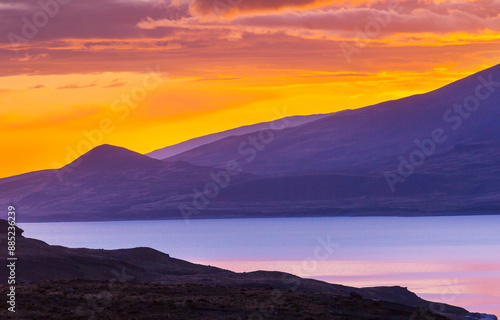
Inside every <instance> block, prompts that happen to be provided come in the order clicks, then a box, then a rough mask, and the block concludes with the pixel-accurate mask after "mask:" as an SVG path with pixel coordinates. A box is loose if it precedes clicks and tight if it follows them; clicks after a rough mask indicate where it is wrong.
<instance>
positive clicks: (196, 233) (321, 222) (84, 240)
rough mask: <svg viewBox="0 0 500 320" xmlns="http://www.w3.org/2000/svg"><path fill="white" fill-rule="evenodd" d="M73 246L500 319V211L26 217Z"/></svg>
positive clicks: (39, 232)
mask: <svg viewBox="0 0 500 320" xmlns="http://www.w3.org/2000/svg"><path fill="white" fill-rule="evenodd" d="M19 226H20V227H21V228H22V229H24V230H25V236H26V237H31V238H37V239H41V240H44V241H45V242H47V243H49V244H57V245H64V246H67V247H75V248H77V247H86V248H98V249H101V248H103V249H118V248H131V247H141V246H146V247H152V248H155V249H157V250H160V251H162V252H165V253H168V254H170V255H171V256H172V257H175V258H179V259H184V260H188V261H191V262H195V263H203V264H209V265H213V266H218V267H222V268H225V269H230V270H233V271H238V272H242V271H254V270H277V271H284V272H290V273H294V274H297V275H299V276H302V277H307V278H315V279H319V280H324V281H327V282H332V283H339V284H344V285H349V286H357V287H367V286H393V285H399V286H403V287H408V289H409V290H411V291H413V292H416V293H417V294H418V295H419V296H421V297H423V298H425V299H428V300H432V301H438V302H444V303H449V304H453V305H457V306H461V307H464V308H466V309H468V310H469V311H474V312H484V313H492V314H496V315H498V316H500V232H499V230H500V216H459V217H409V218H408V217H404V218H403V217H332V218H276V219H272V218H269V219H217V220H190V221H184V220H161V221H113V222H70V223H22V224H19Z"/></svg>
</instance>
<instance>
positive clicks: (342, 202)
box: [0, 65, 500, 222]
mask: <svg viewBox="0 0 500 320" xmlns="http://www.w3.org/2000/svg"><path fill="white" fill-rule="evenodd" d="M499 106H500V65H497V66H495V67H492V68H489V69H486V70H483V71H481V72H479V73H477V74H474V75H471V76H469V77H466V78H464V79H462V80H459V81H456V82H454V83H451V84H449V85H447V86H445V87H442V88H440V89H437V90H434V91H432V92H429V93H426V94H420V95H415V96H411V97H407V98H404V99H400V100H394V101H388V102H384V103H380V104H377V105H373V106H369V107H365V108H361V109H356V110H346V111H344V112H337V113H333V114H330V115H318V116H312V117H299V118H286V119H285V120H286V121H288V123H292V124H293V125H290V126H288V127H286V126H283V125H282V124H283V123H286V122H284V121H285V120H283V121H282V123H279V122H278V121H279V120H276V121H275V122H273V123H264V124H258V125H256V126H253V127H247V128H242V129H235V130H232V131H229V132H224V133H221V134H220V135H216V136H211V137H208V138H207V137H205V138H203V139H201V140H199V141H195V142H189V143H186V145H185V147H186V148H187V149H189V150H187V151H185V152H182V153H180V154H177V155H174V156H170V157H168V158H167V159H165V160H164V161H161V160H158V159H153V158H151V157H148V156H146V155H140V154H138V153H135V152H132V151H130V150H127V149H124V148H119V147H114V146H109V145H103V146H99V147H97V148H95V149H93V150H91V151H89V152H88V153H87V154H85V155H83V156H82V157H80V158H79V159H77V160H75V161H74V162H73V163H71V164H68V165H67V166H65V167H63V168H61V169H58V170H44V171H38V172H32V173H27V174H23V175H18V176H14V177H9V178H4V179H0V190H2V192H1V195H0V205H4V206H5V205H16V206H18V207H19V208H20V209H21V210H22V211H23V215H22V216H21V219H23V220H22V221H23V222H28V221H89V220H136V219H182V218H184V219H187V218H221V217H232V218H236V217H290V216H295V217H296V216H337V215H438V214H439V215H460V214H498V212H499V211H500V126H498V124H497V123H498V122H499V120H500V108H499ZM263 127H264V128H266V129H262V128H263ZM255 130H257V131H255ZM245 132H247V133H245ZM204 139H205V140H204ZM206 139H208V140H206ZM210 139H212V140H215V141H213V142H211V143H206V144H203V143H205V142H207V141H210ZM199 144H202V145H200V146H197V145H199ZM183 148H184V147H183ZM167 150H170V149H168V148H167ZM172 150H173V149H172ZM179 150H180V149H177V151H179ZM177 151H175V152H177ZM169 152H170V151H169ZM172 152H173V151H172ZM175 152H173V153H175ZM160 155H161V153H158V154H157V156H160Z"/></svg>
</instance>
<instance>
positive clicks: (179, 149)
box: [146, 114, 328, 160]
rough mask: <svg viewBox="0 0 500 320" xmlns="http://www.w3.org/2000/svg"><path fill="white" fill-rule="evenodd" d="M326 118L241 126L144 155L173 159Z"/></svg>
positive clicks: (283, 120) (282, 120) (290, 118)
mask: <svg viewBox="0 0 500 320" xmlns="http://www.w3.org/2000/svg"><path fill="white" fill-rule="evenodd" d="M326 116H328V114H315V115H309V116H292V117H286V118H282V119H279V120H275V121H271V122H263V123H257V124H253V125H249V126H243V127H239V128H235V129H231V130H226V131H222V132H218V133H214V134H209V135H206V136H202V137H198V138H194V139H191V140H188V141H184V142H181V143H178V144H175V145H172V146H168V147H165V148H161V149H158V150H154V151H152V152H150V153H147V154H146V155H147V156H149V157H151V158H153V159H159V160H163V159H166V158H170V157H173V156H175V155H178V154H180V153H183V152H186V151H189V150H192V149H195V148H198V147H200V146H203V145H206V144H209V143H212V142H215V141H218V140H221V139H224V138H227V137H230V136H241V135H244V134H248V133H252V132H257V131H260V130H265V129H267V128H269V127H273V126H280V127H281V126H283V127H287V128H291V127H297V126H300V125H303V124H305V123H309V122H312V121H315V120H318V119H321V118H323V117H326Z"/></svg>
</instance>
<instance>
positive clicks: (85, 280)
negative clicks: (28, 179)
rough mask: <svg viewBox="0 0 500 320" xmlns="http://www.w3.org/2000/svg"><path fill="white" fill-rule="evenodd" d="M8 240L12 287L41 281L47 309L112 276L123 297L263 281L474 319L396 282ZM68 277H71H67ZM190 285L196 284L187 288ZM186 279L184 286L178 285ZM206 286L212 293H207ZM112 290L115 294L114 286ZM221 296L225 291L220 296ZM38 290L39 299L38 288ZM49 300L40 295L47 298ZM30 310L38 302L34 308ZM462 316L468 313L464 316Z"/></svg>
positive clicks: (2, 233) (390, 309) (0, 239)
mask: <svg viewBox="0 0 500 320" xmlns="http://www.w3.org/2000/svg"><path fill="white" fill-rule="evenodd" d="M6 243H7V221H5V220H0V245H2V246H5V245H6ZM16 245H17V247H18V249H19V250H17V251H16V257H17V258H18V260H17V262H16V263H17V267H16V281H17V289H16V290H23V289H25V290H33V291H31V293H30V294H19V297H18V298H19V299H20V300H22V299H25V298H26V297H29V296H32V294H37V293H36V291H38V289H37V288H40V287H42V286H43V287H46V288H45V290H44V291H43V292H40V293H43V295H45V296H49V297H52V298H56V297H57V299H59V300H57V301H59V303H57V304H56V306H55V308H54V309H55V310H59V308H61V306H63V305H65V304H70V305H72V301H73V300H74V299H73V298H72V297H71V296H72V295H73V294H76V293H81V292H84V291H86V290H89V288H92V290H98V291H100V290H101V289H102V288H106V289H107V290H106V291H109V290H110V288H111V286H108V284H110V282H109V281H110V280H112V281H115V283H114V284H115V285H119V286H121V287H120V290H119V291H120V292H122V291H123V292H126V295H127V296H128V297H130V296H131V295H135V294H140V293H141V292H143V293H144V292H146V291H147V290H145V288H146V287H147V288H149V289H153V290H155V291H157V290H158V289H159V288H163V289H162V290H163V291H165V290H171V288H176V290H177V291H178V292H177V294H176V295H175V296H178V295H186V294H189V293H192V291H193V289H195V291H200V292H199V293H197V294H196V295H194V296H199V294H200V293H201V292H205V294H206V297H205V299H210V298H209V297H210V296H211V295H213V294H216V295H223V294H222V293H221V292H220V291H217V290H216V288H219V289H221V290H222V291H223V292H226V294H227V291H228V290H231V291H235V292H237V293H236V294H241V292H242V291H246V290H249V291H251V290H262V291H263V292H267V294H269V293H270V292H269V291H268V289H267V288H271V289H274V290H278V291H275V292H282V293H285V292H294V294H292V295H291V296H290V298H292V297H293V296H294V295H301V297H302V298H307V299H311V300H315V299H318V298H319V297H320V296H319V295H329V298H328V299H329V300H330V301H334V300H335V299H337V300H338V299H340V300H338V301H337V302H338V303H337V308H336V309H337V311H338V310H339V309H340V310H342V311H343V312H344V316H347V315H349V314H351V313H352V312H353V310H355V309H356V308H354V309H353V308H351V307H352V304H353V303H354V304H357V303H360V302H363V303H362V305H364V306H365V307H366V305H365V304H367V305H369V306H373V308H369V309H367V310H365V313H366V319H373V318H370V316H372V317H373V315H374V314H379V313H384V314H385V313H387V316H386V317H385V318H384V319H400V318H392V317H394V316H396V315H398V314H399V312H403V311H404V312H403V314H404V313H406V312H408V316H410V315H411V314H412V313H415V312H417V311H418V310H417V308H420V309H422V310H427V312H429V309H430V310H440V313H441V314H443V315H446V316H448V317H450V318H446V317H437V318H435V317H430V316H431V315H432V314H431V313H428V315H429V317H427V318H425V319H443V320H445V319H478V318H476V317H475V316H474V315H473V314H470V313H469V312H468V311H466V310H465V309H462V308H459V307H454V306H450V305H446V304H441V303H432V302H429V301H426V300H423V299H421V298H419V297H418V296H417V295H415V294H414V293H412V292H410V291H408V289H406V288H402V287H373V288H354V287H346V286H342V285H335V284H329V283H326V282H322V281H317V280H310V279H302V278H299V277H296V276H294V275H291V274H287V273H281V272H269V271H255V272H247V273H235V272H232V271H228V270H223V269H219V268H215V267H211V266H204V265H199V264H194V263H190V262H187V261H183V260H180V259H175V258H172V257H170V256H169V255H168V254H164V253H162V252H159V251H156V250H154V249H151V248H132V249H119V250H96V249H85V248H79V249H71V248H66V247H61V246H51V245H48V244H46V243H45V242H43V241H40V240H36V239H30V238H25V237H24V236H23V235H22V230H21V229H17V232H16ZM6 253H7V252H6V251H2V252H1V253H0V258H2V259H4V261H5V259H6V258H7V256H6ZM7 273H8V268H2V269H1V270H0V274H1V275H2V276H1V278H2V279H4V280H3V281H6V280H5V279H7V278H8V274H7ZM76 279H78V281H72V280H76ZM47 281H50V282H47ZM96 281H100V282H96ZM26 282H27V283H26ZM4 283H5V282H4ZM4 283H3V284H4ZM19 283H21V284H19ZM30 283H33V284H30ZM111 283H112V282H111ZM188 284H192V285H191V286H187V285H188ZM172 285H175V286H172ZM196 286H199V287H198V288H195V287H196ZM61 287H64V289H61ZM187 287H188V288H191V289H189V290H188V289H184V288H187ZM6 288H8V287H7V286H5V285H3V286H0V291H2V290H5V289H6ZM70 288H71V289H70ZM74 288H77V289H76V290H75V289H74ZM99 288H101V289H99ZM136 290H137V292H136ZM214 290H215V291H214ZM160 291H161V290H160ZM48 292H52V293H50V294H49V293H48ZM209 292H212V294H208V293H209ZM214 292H215V293H214ZM259 292H260V291H259ZM116 293H117V294H118V292H116ZM82 297H83V294H82ZM227 297H228V296H227V295H225V298H227ZM325 297H326V296H325ZM39 298H40V299H44V298H43V296H42V295H40V297H39ZM124 298H125V297H124ZM95 299H98V298H97V297H96V298H95ZM52 300H54V299H52ZM299 300H300V299H299ZM156 301H158V300H156ZM195 301H196V300H195ZM52 302H53V301H47V303H49V304H50V303H52ZM151 302H154V301H151ZM148 303H149V302H148ZM219 303H220V301H219ZM153 304H154V303H153ZM396 304H397V305H396ZM20 305H22V306H23V308H21V309H23V310H24V311H26V310H30V309H29V308H28V307H25V306H28V305H29V304H20ZM402 306H405V307H402ZM122 307H123V306H122ZM213 307H215V306H213ZM73 309H75V308H73ZM167 309H168V308H167ZM37 310H40V309H39V308H37ZM283 311H286V310H283ZM397 311H399V312H397ZM419 312H420V311H419ZM467 316H469V318H466V317H467ZM289 318H290V317H289ZM51 319H54V317H51ZM348 319H365V317H361V316H360V315H358V318H356V317H355V316H353V315H351V316H349V318H348ZM401 319H403V318H401ZM415 319H417V318H415Z"/></svg>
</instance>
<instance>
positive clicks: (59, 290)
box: [0, 280, 450, 320]
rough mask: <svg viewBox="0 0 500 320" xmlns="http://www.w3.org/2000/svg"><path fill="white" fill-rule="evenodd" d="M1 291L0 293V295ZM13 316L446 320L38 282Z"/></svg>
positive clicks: (301, 302)
mask: <svg viewBox="0 0 500 320" xmlns="http://www.w3.org/2000/svg"><path fill="white" fill-rule="evenodd" d="M6 293H7V290H6V286H3V287H1V289H0V294H1V295H2V296H5V294H6ZM18 297H19V298H18V304H19V307H18V311H17V312H16V313H15V314H13V313H9V312H7V311H6V310H5V309H3V310H1V311H0V315H1V318H2V319H6V320H7V319H39V320H42V319H51V320H57V319H67V320H72V319H75V320H77V319H81V320H83V319H144V320H146V319H148V320H157V319H189V320H192V319H228V320H229V319H233V320H237V319H283V320H285V319H286V320H289V319H310V320H312V319H336V320H364V319H367V320H368V319H380V320H387V319H391V320H411V319H413V320H447V319H450V318H447V317H445V316H442V315H438V314H436V313H433V312H431V311H429V310H428V309H425V308H415V307H409V306H405V305H401V304H396V303H391V302H385V301H374V300H371V299H364V298H362V297H361V296H359V295H356V294H353V295H352V296H338V295H333V294H327V293H306V292H293V291H281V290H278V289H273V288H272V287H269V288H237V287H227V286H210V285H197V284H160V283H138V282H127V283H121V282H109V281H86V280H73V281H44V282H40V283H25V284H22V285H20V286H19V287H18Z"/></svg>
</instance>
